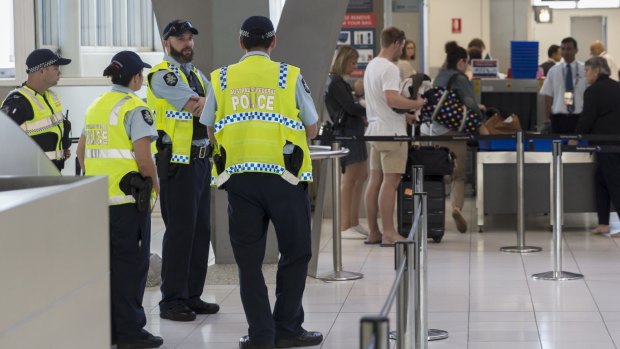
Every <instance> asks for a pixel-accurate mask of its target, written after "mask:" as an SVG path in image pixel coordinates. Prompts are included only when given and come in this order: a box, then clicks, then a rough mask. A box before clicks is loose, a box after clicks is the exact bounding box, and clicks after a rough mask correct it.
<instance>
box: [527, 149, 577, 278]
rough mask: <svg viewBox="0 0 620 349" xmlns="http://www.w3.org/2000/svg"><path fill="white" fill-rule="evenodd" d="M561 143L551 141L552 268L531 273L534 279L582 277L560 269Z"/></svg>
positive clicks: (561, 212) (561, 213)
mask: <svg viewBox="0 0 620 349" xmlns="http://www.w3.org/2000/svg"><path fill="white" fill-rule="evenodd" d="M562 170H563V168H562V143H561V142H555V141H554V142H553V203H554V212H553V253H554V254H555V256H554V257H555V258H554V259H553V270H552V271H548V272H545V273H539V274H534V275H532V278H533V279H534V280H557V281H562V280H578V279H583V275H582V274H577V273H571V272H568V271H563V270H562V215H563V213H564V209H563V207H562V206H563V195H562V190H563V185H562V182H563V181H562Z"/></svg>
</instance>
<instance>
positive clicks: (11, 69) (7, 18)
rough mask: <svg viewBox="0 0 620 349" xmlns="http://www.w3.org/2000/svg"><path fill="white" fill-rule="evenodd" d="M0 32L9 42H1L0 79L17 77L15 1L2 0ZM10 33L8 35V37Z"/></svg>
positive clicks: (0, 1) (0, 4)
mask: <svg viewBox="0 0 620 349" xmlns="http://www.w3.org/2000/svg"><path fill="white" fill-rule="evenodd" d="M0 32H2V33H4V34H3V36H4V37H5V38H6V37H8V40H0V79H6V78H14V77H15V35H14V32H15V30H14V27H13V0H0ZM6 33H8V35H6Z"/></svg>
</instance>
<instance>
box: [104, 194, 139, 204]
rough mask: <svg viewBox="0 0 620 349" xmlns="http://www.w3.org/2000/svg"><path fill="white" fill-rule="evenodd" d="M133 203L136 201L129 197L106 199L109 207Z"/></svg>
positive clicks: (117, 196)
mask: <svg viewBox="0 0 620 349" xmlns="http://www.w3.org/2000/svg"><path fill="white" fill-rule="evenodd" d="M133 202H136V199H135V198H134V197H133V196H131V195H116V196H110V198H109V199H108V204H110V205H120V204H129V203H133Z"/></svg>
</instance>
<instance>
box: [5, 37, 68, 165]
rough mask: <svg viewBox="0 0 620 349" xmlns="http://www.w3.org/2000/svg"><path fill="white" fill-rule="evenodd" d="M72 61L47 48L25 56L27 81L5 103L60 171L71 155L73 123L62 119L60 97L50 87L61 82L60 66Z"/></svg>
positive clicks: (7, 111) (8, 113)
mask: <svg viewBox="0 0 620 349" xmlns="http://www.w3.org/2000/svg"><path fill="white" fill-rule="evenodd" d="M69 63H71V60H70V59H66V58H61V57H59V56H58V55H56V54H55V53H54V52H52V51H50V50H48V49H37V50H34V51H32V52H31V53H30V54H29V55H28V57H27V58H26V66H27V67H28V69H26V73H28V80H27V81H26V82H25V83H23V84H22V86H21V87H19V88H17V89H15V90H13V91H11V92H10V93H9V95H8V96H7V97H6V99H5V100H4V102H2V111H4V112H5V113H6V114H7V115H8V116H9V117H10V118H11V119H13V120H14V121H15V122H16V123H17V124H18V125H19V126H20V127H21V128H22V130H24V132H26V133H27V134H28V135H29V136H30V137H32V139H33V140H34V141H35V142H37V144H38V145H39V146H40V147H41V149H43V151H44V152H45V155H47V157H48V158H49V159H50V160H51V161H52V162H53V163H54V165H56V167H57V168H58V170H62V169H63V168H64V167H65V159H68V158H69V156H71V150H70V149H69V147H70V146H71V139H70V138H69V132H70V131H71V125H70V124H69V122H68V121H66V122H65V120H63V115H62V105H61V104H60V100H59V99H58V96H56V94H55V93H54V92H52V91H51V90H50V89H49V88H50V87H52V86H56V84H58V80H59V79H60V69H59V67H60V66H61V65H67V64H69Z"/></svg>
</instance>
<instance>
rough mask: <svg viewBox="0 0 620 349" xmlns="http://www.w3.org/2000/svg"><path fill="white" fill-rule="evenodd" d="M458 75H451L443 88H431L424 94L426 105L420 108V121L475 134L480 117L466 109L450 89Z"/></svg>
mask: <svg viewBox="0 0 620 349" xmlns="http://www.w3.org/2000/svg"><path fill="white" fill-rule="evenodd" d="M459 75H461V74H454V75H452V76H451V77H450V80H448V84H447V85H446V86H445V87H443V86H442V87H433V88H432V89H430V90H428V91H427V92H426V93H425V94H424V96H423V97H424V98H425V99H426V103H425V104H424V106H423V107H422V112H421V115H420V116H421V120H422V121H423V122H425V121H426V122H428V121H431V120H432V121H435V122H437V123H439V124H441V125H443V126H445V127H447V128H449V129H452V130H456V131H459V132H466V133H476V131H478V128H479V127H480V125H481V120H480V115H478V113H476V112H473V111H471V110H470V109H469V108H467V107H466V106H465V104H464V103H463V102H462V101H461V98H459V96H458V94H457V93H456V91H454V90H452V88H451V87H452V83H453V82H454V80H455V79H456V78H457V77H458V76H459Z"/></svg>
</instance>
